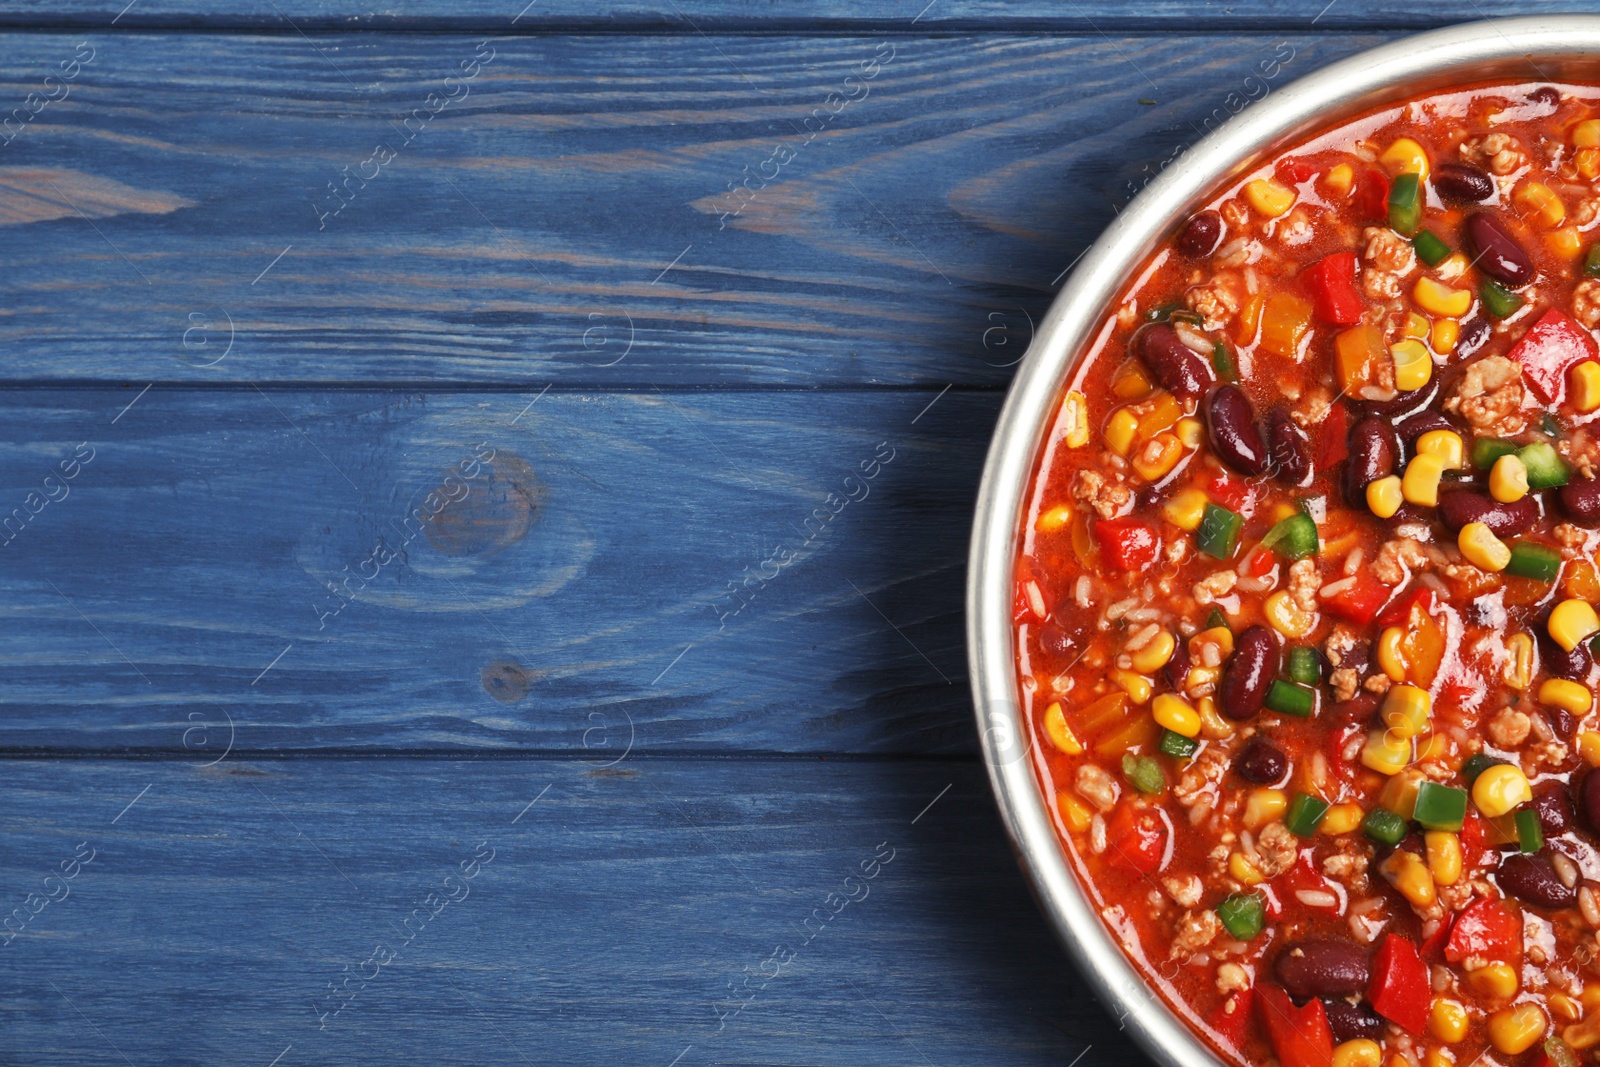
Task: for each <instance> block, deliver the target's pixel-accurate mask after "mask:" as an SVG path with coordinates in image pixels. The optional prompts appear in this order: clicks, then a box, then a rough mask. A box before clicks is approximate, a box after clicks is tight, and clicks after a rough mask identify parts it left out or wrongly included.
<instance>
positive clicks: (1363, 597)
mask: <svg viewBox="0 0 1600 1067" xmlns="http://www.w3.org/2000/svg"><path fill="white" fill-rule="evenodd" d="M1355 580H1356V582H1355V584H1354V585H1352V586H1351V587H1350V588H1348V589H1346V590H1345V591H1344V592H1342V593H1340V594H1339V595H1338V596H1333V597H1329V598H1328V599H1326V600H1324V601H1323V602H1322V607H1323V610H1324V611H1326V612H1327V613H1328V614H1329V615H1332V616H1334V617H1335V618H1339V619H1343V620H1344V621H1345V622H1353V623H1355V624H1356V625H1358V626H1365V625H1366V624H1367V623H1369V622H1371V621H1372V620H1373V619H1375V618H1377V615H1378V610H1379V609H1380V608H1382V607H1383V606H1384V605H1385V604H1387V603H1388V602H1389V594H1390V593H1392V592H1393V590H1392V589H1390V588H1389V587H1388V586H1387V585H1384V584H1383V583H1382V582H1380V581H1378V579H1376V578H1374V577H1373V576H1372V575H1371V574H1370V573H1368V572H1367V571H1361V572H1360V573H1359V574H1357V575H1356V576H1355Z"/></svg>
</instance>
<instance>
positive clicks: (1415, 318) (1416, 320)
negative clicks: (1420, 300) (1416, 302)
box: [1406, 311, 1428, 341]
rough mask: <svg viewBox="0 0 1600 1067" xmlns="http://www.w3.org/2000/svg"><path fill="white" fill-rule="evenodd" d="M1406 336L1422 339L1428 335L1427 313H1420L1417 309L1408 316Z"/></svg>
mask: <svg viewBox="0 0 1600 1067" xmlns="http://www.w3.org/2000/svg"><path fill="white" fill-rule="evenodd" d="M1406 336H1407V337H1415V338H1416V339H1417V340H1419V341H1420V340H1422V339H1423V338H1424V337H1426V336H1428V319H1427V316H1425V315H1418V314H1417V313H1416V312H1415V311H1413V312H1411V313H1410V314H1408V315H1407V316H1406Z"/></svg>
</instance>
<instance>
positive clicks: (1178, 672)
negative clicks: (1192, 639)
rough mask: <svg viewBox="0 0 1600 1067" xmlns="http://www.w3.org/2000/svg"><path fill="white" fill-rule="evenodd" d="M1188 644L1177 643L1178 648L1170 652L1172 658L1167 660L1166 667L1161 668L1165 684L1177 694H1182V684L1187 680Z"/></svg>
mask: <svg viewBox="0 0 1600 1067" xmlns="http://www.w3.org/2000/svg"><path fill="white" fill-rule="evenodd" d="M1190 666H1191V662H1190V659H1189V644H1188V642H1187V641H1179V642H1178V647H1177V648H1174V649H1173V650H1172V658H1171V659H1169V660H1167V665H1166V666H1165V667H1163V668H1161V670H1162V673H1163V674H1165V675H1166V679H1167V684H1168V685H1169V686H1171V687H1172V688H1173V689H1176V690H1177V691H1178V692H1180V693H1181V692H1183V689H1184V683H1185V682H1187V681H1188V680H1189V667H1190Z"/></svg>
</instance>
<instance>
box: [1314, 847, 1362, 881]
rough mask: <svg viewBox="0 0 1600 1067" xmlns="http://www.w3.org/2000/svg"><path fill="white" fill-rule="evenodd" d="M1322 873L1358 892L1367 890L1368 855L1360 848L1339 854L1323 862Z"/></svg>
mask: <svg viewBox="0 0 1600 1067" xmlns="http://www.w3.org/2000/svg"><path fill="white" fill-rule="evenodd" d="M1322 873H1323V874H1325V875H1327V876H1328V877H1329V878H1332V879H1335V880H1336V881H1340V882H1343V883H1344V884H1345V885H1346V886H1348V887H1349V888H1351V889H1354V890H1356V891H1357V892H1364V891H1365V890H1366V888H1367V853H1366V850H1365V849H1361V848H1359V847H1357V848H1355V849H1352V850H1350V851H1342V852H1337V853H1335V854H1334V855H1332V856H1329V857H1327V858H1326V859H1324V860H1323V861H1322Z"/></svg>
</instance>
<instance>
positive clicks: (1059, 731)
mask: <svg viewBox="0 0 1600 1067" xmlns="http://www.w3.org/2000/svg"><path fill="white" fill-rule="evenodd" d="M1044 732H1045V736H1047V737H1049V738H1050V743H1051V744H1052V745H1054V746H1056V748H1058V749H1060V750H1061V751H1062V752H1065V753H1066V754H1067V755H1069V756H1078V755H1082V753H1083V742H1081V741H1079V740H1078V738H1077V737H1076V735H1074V734H1073V732H1072V727H1070V726H1068V725H1067V716H1066V713H1065V712H1063V711H1062V710H1061V703H1060V701H1056V702H1055V703H1052V704H1051V705H1050V706H1049V707H1048V708H1045V709H1044Z"/></svg>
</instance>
